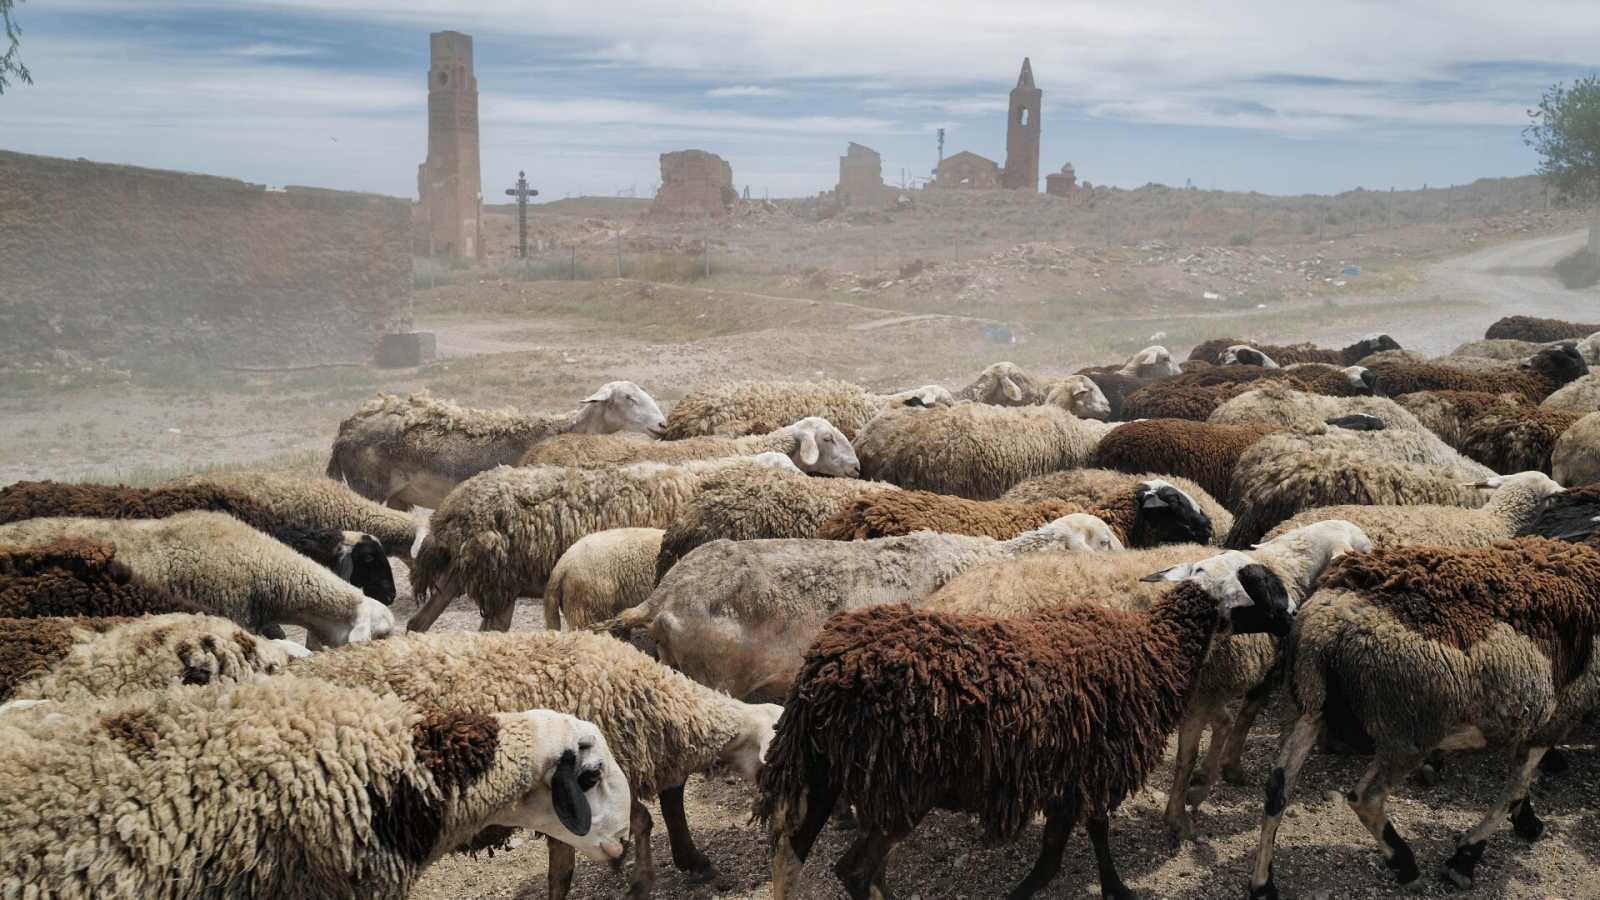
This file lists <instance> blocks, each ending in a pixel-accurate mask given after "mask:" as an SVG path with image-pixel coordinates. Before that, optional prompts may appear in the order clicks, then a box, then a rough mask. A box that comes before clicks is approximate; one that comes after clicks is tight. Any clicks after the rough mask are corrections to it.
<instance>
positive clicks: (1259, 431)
mask: <svg viewBox="0 0 1600 900" xmlns="http://www.w3.org/2000/svg"><path fill="white" fill-rule="evenodd" d="M1282 430H1283V429H1282V428H1280V427H1278V426H1276V425H1212V424H1210V423H1207V422H1195V421H1190V420H1186V419H1147V420H1145V421H1143V422H1129V423H1128V424H1126V425H1119V426H1117V427H1116V428H1115V429H1113V430H1112V431H1111V433H1110V434H1108V435H1106V436H1105V437H1103V438H1101V439H1100V445H1099V446H1098V447H1096V448H1095V461H1094V465H1095V466H1096V467H1098V468H1102V469H1114V470H1116V471H1118V472H1128V473H1134V474H1137V473H1141V472H1159V473H1161V474H1164V475H1179V476H1182V477H1184V478H1187V479H1189V480H1191V481H1193V482H1194V483H1196V484H1198V485H1200V486H1201V487H1203V488H1205V489H1206V492H1207V493H1209V494H1210V495H1211V496H1213V497H1215V498H1217V499H1218V500H1220V501H1221V502H1223V503H1227V502H1229V501H1228V491H1229V489H1230V487H1231V485H1232V483H1233V466H1234V464H1235V463H1237V462H1238V461H1239V454H1241V453H1243V452H1244V451H1245V448H1247V447H1249V446H1250V445H1251V444H1254V443H1255V442H1256V441H1258V440H1260V439H1261V438H1262V437H1263V436H1264V435H1268V434H1272V433H1273V432H1275V431H1282Z"/></svg>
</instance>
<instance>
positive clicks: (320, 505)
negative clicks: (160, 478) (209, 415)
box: [163, 471, 419, 556]
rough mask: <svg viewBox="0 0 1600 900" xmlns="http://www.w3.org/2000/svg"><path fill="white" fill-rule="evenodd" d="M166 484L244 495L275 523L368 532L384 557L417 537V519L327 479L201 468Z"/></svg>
mask: <svg viewBox="0 0 1600 900" xmlns="http://www.w3.org/2000/svg"><path fill="white" fill-rule="evenodd" d="M169 486H184V487H191V488H197V489H200V488H204V489H212V490H220V491H227V492H229V493H231V494H234V495H242V496H246V497H249V498H250V500H251V501H252V502H254V503H256V504H258V505H260V506H264V507H266V509H267V510H268V512H269V513H270V514H271V515H272V516H273V517H274V518H275V519H277V520H279V521H289V522H296V523H301V524H303V525H306V526H309V527H311V528H331V529H337V530H340V531H359V532H362V533H364V534H370V535H372V536H373V537H375V538H377V539H378V542H379V543H381V544H383V551H384V553H386V554H388V555H389V556H407V555H409V554H410V553H411V545H412V544H413V543H414V542H415V541H416V538H417V529H418V527H419V520H418V519H417V517H415V516H413V515H411V514H410V513H408V512H403V511H401V510H398V509H390V508H388V507H386V506H384V505H382V504H381V503H374V502H373V501H371V500H369V499H367V498H366V497H363V496H361V495H360V494H358V493H356V492H355V491H353V490H351V489H350V488H348V487H346V486H345V485H343V484H340V483H339V482H337V481H333V480H332V479H328V478H316V477H310V478H308V477H304V476H299V475H284V474H282V473H278V472H253V471H227V472H204V473H201V474H198V475H189V476H186V477H184V478H179V479H177V480H175V481H172V482H169V483H168V484H167V485H163V488H167V487H169ZM252 524H254V523H252ZM263 530H266V531H269V532H270V529H263Z"/></svg>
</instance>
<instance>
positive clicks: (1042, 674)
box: [756, 565, 1289, 900]
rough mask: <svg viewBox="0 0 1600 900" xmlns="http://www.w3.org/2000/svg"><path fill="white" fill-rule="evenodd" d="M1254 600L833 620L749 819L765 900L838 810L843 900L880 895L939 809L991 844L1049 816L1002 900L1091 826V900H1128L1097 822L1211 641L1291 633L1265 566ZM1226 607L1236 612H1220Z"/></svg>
mask: <svg viewBox="0 0 1600 900" xmlns="http://www.w3.org/2000/svg"><path fill="white" fill-rule="evenodd" d="M1238 574H1239V582H1240V585H1241V586H1242V587H1243V588H1244V592H1245V593H1246V594H1247V595H1248V597H1249V600H1248V601H1242V600H1241V601H1233V600H1228V601H1222V600H1219V599H1217V598H1215V597H1213V596H1212V595H1211V594H1209V593H1208V592H1207V591H1206V590H1204V589H1202V588H1201V587H1199V586H1197V585H1194V584H1180V585H1178V586H1177V587H1175V588H1174V589H1172V590H1171V591H1169V592H1167V593H1166V594H1164V595H1162V596H1161V597H1160V598H1159V599H1157V600H1156V601H1155V602H1154V603H1153V604H1152V605H1151V607H1150V609H1149V610H1148V611H1147V612H1145V613H1130V612H1124V611H1119V610H1111V609H1105V608H1102V607H1099V606H1081V605H1080V606H1069V607H1065V608H1061V609H1053V610H1049V611H1047V612H1042V613H1036V614H1033V615H1030V616H1026V617H1022V618H1018V619H995V618H989V617H984V616H968V615H955V614H949V613H936V612H931V611H926V610H917V609H912V608H910V607H908V606H905V605H893V606H878V607H872V608H869V609H864V610H858V611H854V612H847V613H841V614H839V615H837V616H834V617H833V618H832V619H831V620H829V622H828V625H827V627H826V628H825V629H824V631H823V633H822V634H821V635H820V636H819V637H818V638H817V640H816V641H815V642H814V643H813V644H812V645H811V648H810V650H808V651H807V653H806V659H805V663H804V665H803V667H802V668H801V671H800V676H799V678H798V679H797V680H796V681H795V684H794V687H793V688H792V689H791V690H790V693H789V697H788V701H787V702H786V703H785V704H784V713H783V718H782V719H781V720H780V721H779V722H778V728H777V732H776V734H775V735H774V737H773V739H772V743H771V745H770V746H769V748H768V750H767V756H766V769H765V770H764V771H763V772H762V775H761V780H760V785H761V797H760V799H759V800H758V801H757V807H756V814H757V816H758V817H759V818H761V819H762V820H764V821H767V822H770V823H772V824H773V825H774V830H775V832H776V834H777V838H778V840H777V848H776V853H777V859H776V860H775V861H774V864H773V875H774V879H773V880H774V886H773V889H774V896H793V894H794V891H793V888H794V887H795V886H794V885H793V884H791V882H792V881H793V880H794V879H797V878H798V875H799V870H800V866H801V865H802V864H803V863H804V861H805V858H806V856H807V855H808V854H809V853H810V851H811V847H812V844H813V842H814V841H815V839H816V837H817V833H818V832H819V831H820V830H821V828H822V825H823V824H824V823H825V822H826V821H827V819H828V816H829V815H830V813H831V812H832V810H833V807H834V805H835V803H836V802H837V801H840V800H843V801H845V802H847V803H852V804H854V806H855V811H856V817H857V819H858V821H859V823H860V828H861V830H860V837H859V838H858V839H857V840H856V842H855V843H854V844H853V845H852V846H851V848H850V849H849V850H848V851H846V852H845V854H844V856H843V857H842V858H841V860H840V863H839V865H838V866H837V867H836V868H835V871H836V872H837V873H838V875H839V878H840V880H841V881H843V882H844V885H845V889H846V891H847V892H848V893H849V895H850V896H851V897H853V898H857V900H864V898H866V897H868V896H869V892H871V893H872V894H873V895H874V896H889V895H890V892H889V890H888V887H887V886H886V885H885V884H884V882H883V871H884V860H885V857H886V856H887V854H888V852H889V851H890V850H891V849H892V848H893V846H894V844H895V843H896V842H897V841H899V840H901V839H903V838H905V837H907V836H909V835H910V834H911V833H912V832H913V831H914V830H915V829H916V827H917V824H918V823H919V822H920V821H921V820H922V818H923V817H924V816H925V815H927V813H928V812H929V811H931V810H933V809H935V808H945V809H954V810H959V811H964V812H970V813H974V814H976V815H977V817H978V820H979V822H980V823H981V826H982V829H983V837H984V839H986V840H990V841H995V840H1006V839H1010V838H1014V837H1015V836H1016V835H1017V834H1018V833H1019V832H1020V831H1021V830H1022V829H1023V828H1025V827H1026V826H1027V825H1028V824H1029V823H1030V822H1031V821H1032V820H1033V817H1034V816H1035V815H1036V814H1037V813H1040V812H1043V813H1044V814H1045V816H1046V819H1045V837H1044V841H1043V846H1042V848H1041V850H1040V854H1039V859H1038V862H1037V863H1036V864H1035V865H1034V868H1033V870H1032V871H1031V872H1029V874H1028V876H1027V877H1026V878H1025V879H1024V880H1023V882H1022V883H1021V884H1020V885H1019V886H1018V887H1017V888H1016V889H1015V890H1014V891H1012V892H1011V893H1010V894H1009V896H1010V897H1013V898H1025V897H1031V896H1032V895H1033V894H1034V893H1036V892H1037V891H1038V890H1040V889H1041V888H1043V887H1044V886H1045V885H1046V884H1047V883H1049V881H1050V880H1051V879H1052V878H1053V877H1054V875H1055V873H1056V871H1057V869H1058V868H1059V866H1060V862H1061V852H1062V850H1063V848H1064V847H1065V844H1066V840H1067V836H1068V834H1069V833H1070V832H1071V830H1072V828H1073V827H1074V826H1076V825H1077V824H1078V823H1080V822H1083V823H1086V825H1087V830H1088V832H1089V837H1090V840H1091V841H1092V842H1093V844H1094V849H1095V855H1096V859H1097V862H1098V863H1099V870H1100V889H1101V893H1102V896H1104V897H1108V898H1114V900H1130V898H1132V896H1133V894H1132V893H1130V892H1129V891H1128V889H1127V888H1126V887H1125V886H1124V885H1123V883H1122V880H1121V878H1120V877H1119V876H1118V875H1117V872H1116V868H1115V865H1114V864H1113V862H1112V860H1111V853H1110V847H1109V845H1108V831H1109V826H1108V818H1109V816H1110V815H1111V813H1112V811H1114V810H1115V809H1116V808H1117V806H1118V804H1120V803H1121V802H1122V801H1123V800H1124V799H1125V798H1126V797H1128V796H1129V795H1130V794H1132V793H1134V792H1136V791H1138V790H1139V789H1140V788H1141V787H1142V786H1143V785H1144V782H1145V779H1146V778H1147V777H1148V776H1149V774H1150V772H1151V770H1152V769H1153V768H1154V767H1155V765H1156V763H1157V762H1159V761H1160V759H1161V756H1162V753H1163V751H1164V750H1165V749H1166V743H1167V738H1168V737H1169V736H1170V735H1171V733H1172V731H1173V729H1174V728H1176V727H1177V724H1178V722H1179V721H1180V720H1181V719H1182V717H1183V711H1184V705H1185V702H1186V700H1187V698H1188V695H1189V693H1190V690H1191V688H1192V687H1193V686H1194V684H1195V682H1196V680H1197V676H1198V674H1199V672H1200V668H1201V664H1202V662H1203V661H1204V660H1205V656H1206V653H1207V651H1208V649H1209V648H1210V646H1211V643H1212V641H1213V639H1214V637H1215V636H1216V635H1217V634H1219V633H1221V634H1227V633H1229V631H1230V630H1232V627H1233V625H1234V624H1235V623H1236V622H1238V621H1239V616H1238V615H1237V614H1238V613H1246V612H1260V613H1270V614H1271V616H1272V617H1273V618H1274V620H1275V621H1277V622H1278V623H1279V625H1278V627H1277V628H1275V629H1274V630H1280V631H1286V630H1287V625H1288V604H1289V601H1288V594H1287V593H1286V592H1285V591H1284V588H1283V585H1282V583H1281V582H1279V581H1278V580H1277V578H1276V577H1275V576H1272V575H1271V574H1270V573H1268V572H1267V571H1266V569H1264V568H1263V567H1262V566H1260V565H1250V566H1246V567H1244V568H1242V569H1240V570H1239V572H1238ZM1235 602H1242V603H1244V604H1245V605H1244V606H1242V607H1239V608H1236V609H1234V615H1232V616H1231V617H1230V615H1229V614H1228V613H1227V612H1225V610H1227V609H1229V608H1231V607H1232V606H1233V604H1234V603H1235Z"/></svg>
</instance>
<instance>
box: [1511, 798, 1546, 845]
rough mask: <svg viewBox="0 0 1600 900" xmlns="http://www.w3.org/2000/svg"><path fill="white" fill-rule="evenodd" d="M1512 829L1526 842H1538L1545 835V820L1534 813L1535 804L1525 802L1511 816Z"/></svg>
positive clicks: (1519, 804) (1518, 805)
mask: <svg viewBox="0 0 1600 900" xmlns="http://www.w3.org/2000/svg"><path fill="white" fill-rule="evenodd" d="M1511 828H1512V830H1513V831H1515V832H1516V833H1517V837H1519V838H1522V839H1523V840H1525V841H1537V840H1538V839H1539V837H1540V835H1543V834H1544V820H1543V819H1540V818H1539V816H1538V815H1537V814H1536V813H1534V811H1533V804H1531V803H1529V802H1527V801H1523V802H1521V803H1518V804H1517V811H1516V812H1515V813H1512V815H1511Z"/></svg>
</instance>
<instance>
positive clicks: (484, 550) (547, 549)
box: [406, 453, 799, 631]
mask: <svg viewBox="0 0 1600 900" xmlns="http://www.w3.org/2000/svg"><path fill="white" fill-rule="evenodd" d="M734 467H762V468H774V467H776V468H779V469H784V470H788V471H791V472H798V471H799V470H798V469H796V468H795V465H794V463H792V462H790V461H789V457H787V456H785V455H783V454H781V453H762V454H759V455H756V456H735V457H728V458H725V459H711V460H698V461H694V462H688V463H684V464H683V465H681V466H668V465H663V464H661V463H640V464H637V465H632V466H621V467H618V468H615V469H569V468H566V467H563V466H528V467H520V468H519V467H509V466H503V467H501V468H498V469H492V470H490V471H488V472H484V473H483V474H481V475H475V476H473V477H472V478H469V479H467V480H466V481H464V482H462V484H461V486H460V487H458V488H456V489H455V490H454V491H451V492H450V496H449V497H447V498H445V502H444V503H442V504H440V506H439V508H438V509H437V510H435V511H434V514H433V517H432V519H431V520H430V533H429V534H428V536H427V537H426V538H424V539H423V541H422V546H421V548H420V549H419V550H418V552H417V560H416V564H415V565H414V566H413V567H412V570H411V589H412V595H413V596H415V597H418V598H422V597H427V598H428V599H427V602H426V603H424V604H422V606H421V608H420V609H418V610H417V612H416V614H414V615H413V616H412V617H411V620H410V621H409V622H408V623H407V625H406V627H407V628H409V629H410V630H412V631H427V630H428V628H429V626H431V625H432V624H433V622H434V620H435V619H437V618H438V617H439V614H440V613H442V612H444V610H445V608H446V607H447V606H449V605H450V601H451V600H453V599H455V597H456V596H457V595H458V594H459V593H461V592H462V591H466V592H467V593H469V594H471V595H472V597H473V599H475V600H476V601H477V603H478V611H479V613H480V614H481V615H482V616H483V623H482V629H483V630H484V631H505V630H507V629H509V628H510V627H511V618H512V613H513V612H514V611H515V604H516V600H517V597H519V596H530V597H542V596H543V595H544V591H545V584H546V582H547V581H548V580H549V578H550V571H551V569H553V568H554V567H555V564H556V560H558V559H560V558H561V554H563V553H565V552H566V551H567V548H568V547H570V546H572V544H573V542H575V541H577V540H578V539H579V538H581V537H583V536H584V535H586V534H592V533H594V532H596V531H605V530H606V529H608V528H627V527H632V528H661V527H663V526H665V525H666V524H667V523H669V522H671V521H672V519H673V517H674V516H675V515H676V514H677V512H678V510H679V509H680V508H682V506H683V505H684V504H685V503H687V502H688V501H689V500H690V499H691V498H692V497H693V496H694V495H695V493H696V492H697V491H698V490H699V488H700V485H701V483H702V482H703V481H704V480H705V479H706V478H708V477H709V476H711V475H712V474H714V473H716V472H719V471H724V470H727V469H730V468H734Z"/></svg>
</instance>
